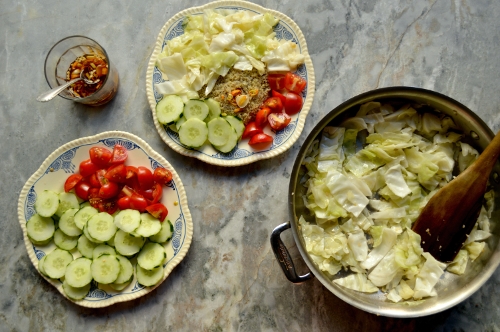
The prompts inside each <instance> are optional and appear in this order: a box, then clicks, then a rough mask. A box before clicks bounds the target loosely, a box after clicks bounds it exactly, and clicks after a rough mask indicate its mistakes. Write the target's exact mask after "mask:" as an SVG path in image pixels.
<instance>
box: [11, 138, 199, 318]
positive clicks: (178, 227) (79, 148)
mask: <svg viewBox="0 0 500 332" xmlns="http://www.w3.org/2000/svg"><path fill="white" fill-rule="evenodd" d="M115 144H119V145H122V146H124V147H125V148H126V149H127V151H128V159H127V161H126V165H132V166H149V167H150V168H151V169H155V168H157V167H160V166H161V167H164V168H166V169H168V170H170V171H171V172H172V175H173V180H172V181H171V182H170V183H169V184H168V186H165V187H163V196H162V198H161V203H163V204H164V205H165V206H166V207H167V209H168V211H169V212H168V217H167V218H168V219H169V220H170V221H171V223H172V225H173V226H174V232H173V235H172V239H171V240H169V241H168V242H166V243H165V244H164V246H165V249H166V253H167V260H166V261H165V263H164V265H163V266H164V276H163V279H162V281H160V282H159V283H158V284H156V285H155V286H153V287H145V286H143V285H141V284H139V283H138V282H137V279H136V277H135V276H134V280H133V281H132V282H131V283H130V285H129V286H128V287H127V288H125V289H124V290H123V291H121V292H116V291H113V290H112V289H111V288H107V286H102V285H99V286H98V285H97V283H96V282H95V281H92V284H91V288H90V292H89V293H88V294H87V297H86V298H85V299H83V300H79V301H73V302H74V303H76V304H78V305H81V306H83V307H90V308H99V307H106V306H109V305H112V304H114V303H118V302H124V301H129V300H132V299H136V298H138V297H141V296H143V295H145V294H147V293H149V292H151V291H152V290H153V289H154V288H156V287H157V286H158V285H160V284H161V283H162V282H163V281H165V279H166V278H167V277H168V275H169V274H170V272H172V270H173V268H174V267H175V266H176V265H177V264H179V263H180V262H181V261H182V259H183V258H184V256H185V255H186V253H187V251H188V249H189V246H190V245H191V239H192V236H193V223H192V220H191V214H190V212H189V209H188V205H187V197H186V193H185V191H184V187H183V185H182V182H181V180H180V178H179V175H178V174H177V172H176V171H175V170H174V169H173V168H172V166H171V165H170V164H169V162H168V161H166V160H165V158H163V157H162V156H161V155H160V154H158V153H157V152H155V151H154V150H153V149H151V147H150V146H149V145H148V144H147V143H146V142H144V141H143V140H142V139H140V138H139V137H137V136H135V135H132V134H130V133H127V132H121V131H109V132H104V133H101V134H98V135H95V136H90V137H85V138H80V139H77V140H74V141H71V142H69V143H66V144H64V145H63V146H61V147H59V148H58V149H57V150H56V151H54V152H53V153H52V154H50V156H49V157H48V158H47V159H45V161H44V162H43V164H42V165H41V166H40V168H39V169H38V170H37V171H36V172H35V173H34V174H33V175H32V176H31V177H30V178H29V179H28V181H27V182H26V184H25V185H24V187H23V189H22V191H21V194H20V196H19V201H18V207H17V210H18V217H19V223H20V224H21V228H22V230H23V236H24V243H25V245H26V249H27V250H28V255H29V257H30V259H31V262H32V263H33V265H34V266H35V268H36V269H37V270H38V261H39V260H40V259H41V258H42V257H43V256H44V255H47V254H48V253H50V252H51V251H52V250H54V249H55V245H54V244H53V241H51V243H49V244H48V245H45V246H35V245H33V244H32V243H31V241H30V240H29V238H28V236H27V231H26V222H27V221H28V220H29V219H30V217H31V216H32V215H33V214H35V208H34V204H35V200H36V198H37V194H39V193H40V192H42V191H43V190H54V191H56V192H63V191H64V182H65V181H66V179H67V177H68V176H69V175H70V174H72V173H75V172H77V171H78V166H79V164H80V162H82V161H83V160H86V159H88V158H89V148H90V147H93V146H102V147H107V148H110V149H112V148H113V146H114V145H115ZM72 252H73V251H72ZM76 256H79V254H78V253H74V257H75V258H76ZM40 274H41V273H40ZM41 275H42V276H43V274H41ZM43 277H44V278H45V279H46V280H47V281H48V282H50V283H51V284H52V285H53V286H54V287H56V288H57V290H59V292H61V294H63V295H64V296H66V295H65V293H64V291H63V288H62V282H61V281H60V280H54V279H50V278H47V277H45V276H43Z"/></svg>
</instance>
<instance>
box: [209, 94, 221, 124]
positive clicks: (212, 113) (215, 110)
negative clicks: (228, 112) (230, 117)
mask: <svg viewBox="0 0 500 332" xmlns="http://www.w3.org/2000/svg"><path fill="white" fill-rule="evenodd" d="M205 104H207V106H208V116H207V117H206V118H205V122H209V121H210V120H212V119H215V118H218V117H219V116H220V113H221V111H220V104H219V102H218V101H216V100H215V99H213V98H208V99H205Z"/></svg>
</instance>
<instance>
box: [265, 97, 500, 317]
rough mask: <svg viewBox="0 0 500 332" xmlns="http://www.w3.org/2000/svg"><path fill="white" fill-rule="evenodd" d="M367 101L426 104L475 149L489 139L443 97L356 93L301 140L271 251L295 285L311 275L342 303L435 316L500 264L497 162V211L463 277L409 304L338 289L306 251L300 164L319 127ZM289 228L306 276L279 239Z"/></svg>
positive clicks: (499, 169)
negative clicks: (286, 217) (285, 217)
mask: <svg viewBox="0 0 500 332" xmlns="http://www.w3.org/2000/svg"><path fill="white" fill-rule="evenodd" d="M369 101H392V102H403V103H408V102H410V103H418V104H422V105H428V106H430V107H432V108H433V109H436V110H439V111H441V112H442V113H444V114H447V115H448V116H450V117H451V118H453V120H454V121H455V123H456V124H457V125H458V126H460V128H462V130H463V132H464V134H465V135H466V138H465V141H467V142H468V143H470V144H471V145H473V146H474V147H475V148H476V149H478V150H479V151H482V150H483V149H484V148H485V147H486V145H487V144H488V143H489V142H490V141H491V139H492V138H493V136H494V135H493V133H492V131H491V130H490V129H489V128H488V126H487V125H486V124H485V123H484V122H483V121H482V120H481V119H480V118H479V117H478V116H477V115H476V114H475V113H474V112H472V111H471V110H470V109H468V108H467V107H465V106H464V105H462V104H460V103H459V102H457V101H455V100H453V99H451V98H449V97H447V96H444V95H442V94H439V93H436V92H433V91H429V90H424V89H419V88H410V87H390V88H382V89H377V90H373V91H369V92H366V93H363V94H361V95H358V96H356V97H354V98H351V99H349V100H348V101H346V102H344V103H342V104H341V105H339V106H338V107H336V108H335V109H333V110H332V111H331V112H330V113H328V114H327V115H326V116H325V117H324V118H323V119H322V120H321V121H320V122H319V123H318V124H317V125H316V126H315V127H314V129H313V130H312V131H311V133H310V134H309V136H308V137H307V138H306V140H305V141H304V144H303V145H302V147H301V149H300V151H299V154H298V156H297V159H296V160H295V164H294V166H293V170H292V176H291V181H290V187H289V197H288V202H289V213H290V222H287V223H284V224H281V225H279V226H278V227H276V228H275V229H274V231H273V232H272V235H271V247H272V249H273V251H274V254H275V256H276V258H277V260H278V262H279V263H280V266H281V268H282V269H283V272H284V273H285V276H286V277H287V278H288V279H289V280H290V281H291V282H293V283H300V282H303V281H306V280H308V279H310V278H312V277H313V276H315V277H316V278H317V279H318V280H319V281H320V282H321V283H322V284H323V285H324V286H325V287H326V288H327V289H328V290H329V291H330V292H332V293H333V294H335V295H336V296H337V297H339V298H340V299H342V300H344V301H345V302H347V303H349V304H351V305H353V306H355V307H357V308H359V309H362V310H364V311H367V312H371V313H374V314H378V315H383V316H389V317H418V316H426V315H430V314H434V313H437V312H440V311H443V310H445V309H448V308H450V307H452V306H454V305H456V304H458V303H460V302H461V301H463V300H465V299H466V298H467V297H469V296H470V295H472V294H473V293H474V292H475V291H476V290H478V289H479V287H481V286H482V285H483V284H484V283H485V282H486V280H487V279H488V278H489V277H490V276H491V275H492V274H493V272H494V271H495V269H496V268H497V266H498V264H499V263H500V248H499V245H498V242H499V236H500V225H499V223H498V220H500V218H499V217H500V204H499V198H500V187H499V185H498V184H499V180H498V179H499V177H498V174H500V166H499V163H498V162H497V164H496V165H495V169H494V170H493V172H492V176H491V178H490V183H491V184H492V185H493V187H494V189H495V194H496V195H495V197H496V199H495V206H496V207H495V211H494V212H493V215H492V218H491V232H492V233H493V236H491V237H490V238H489V239H488V240H487V244H488V246H487V247H488V249H487V250H486V251H485V252H483V253H482V254H481V256H479V258H477V259H476V260H475V261H474V262H473V263H472V264H471V263H469V264H468V267H467V270H466V272H465V274H464V275H462V276H457V275H454V274H451V273H445V275H444V277H443V278H442V279H441V280H440V282H439V283H438V285H436V290H437V292H438V296H437V297H433V298H429V299H426V300H424V301H421V302H419V303H415V304H413V305H408V304H402V303H392V302H390V301H388V300H386V299H385V298H384V296H383V295H382V294H380V292H379V293H375V294H365V293H361V292H356V291H352V290H349V289H346V288H343V287H340V286H338V285H336V284H334V283H333V282H331V280H330V279H329V278H328V277H327V276H326V275H325V274H324V273H323V272H321V271H320V270H319V269H318V268H317V266H316V265H315V264H314V263H313V261H312V259H311V258H310V256H309V254H308V253H307V251H306V249H305V244H304V240H303V237H302V235H301V229H300V225H299V222H298V219H299V217H300V216H301V215H304V216H305V215H308V214H309V213H308V211H307V208H306V207H305V206H304V202H303V199H302V196H303V194H304V193H305V188H304V187H303V186H302V185H301V182H300V180H301V179H302V178H303V177H304V175H305V173H306V171H305V167H304V166H302V162H303V160H304V158H305V157H306V153H307V151H308V149H309V147H310V146H311V144H312V143H313V141H314V140H315V139H316V138H317V137H318V136H319V135H320V134H321V132H322V130H323V128H325V127H326V126H327V125H333V126H335V125H339V124H340V122H342V120H343V119H346V118H349V117H351V116H354V115H355V113H356V111H357V110H358V109H359V106H360V105H362V104H364V103H367V102H369ZM289 228H291V230H292V233H293V237H294V240H295V242H296V244H297V247H298V249H299V252H300V254H301V256H302V258H303V259H304V261H305V263H306V264H307V267H308V268H309V269H310V272H309V273H306V274H304V275H298V274H297V272H296V271H295V268H294V264H293V261H292V259H291V258H290V255H289V253H288V250H287V248H286V246H285V245H284V244H283V242H282V241H281V239H280V234H281V233H282V232H283V231H285V230H287V229H289Z"/></svg>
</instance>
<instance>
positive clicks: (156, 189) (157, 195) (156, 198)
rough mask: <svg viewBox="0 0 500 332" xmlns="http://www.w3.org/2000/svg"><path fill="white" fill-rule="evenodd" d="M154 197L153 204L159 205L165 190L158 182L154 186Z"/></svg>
mask: <svg viewBox="0 0 500 332" xmlns="http://www.w3.org/2000/svg"><path fill="white" fill-rule="evenodd" d="M152 191H153V192H152V196H153V198H152V199H151V203H150V204H152V203H157V202H159V201H160V199H161V197H162V196H163V188H162V186H161V184H159V183H158V182H156V183H155V184H154V185H153V190H152Z"/></svg>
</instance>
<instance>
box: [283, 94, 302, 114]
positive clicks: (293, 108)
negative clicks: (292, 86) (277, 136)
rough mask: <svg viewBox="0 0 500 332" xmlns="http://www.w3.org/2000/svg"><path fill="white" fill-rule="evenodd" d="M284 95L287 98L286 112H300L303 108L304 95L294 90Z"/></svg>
mask: <svg viewBox="0 0 500 332" xmlns="http://www.w3.org/2000/svg"><path fill="white" fill-rule="evenodd" d="M284 96H285V98H286V100H285V104H284V106H285V112H286V114H288V115H293V114H296V113H298V112H300V110H301V109H302V96H300V95H298V94H296V93H293V92H286V93H284Z"/></svg>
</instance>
